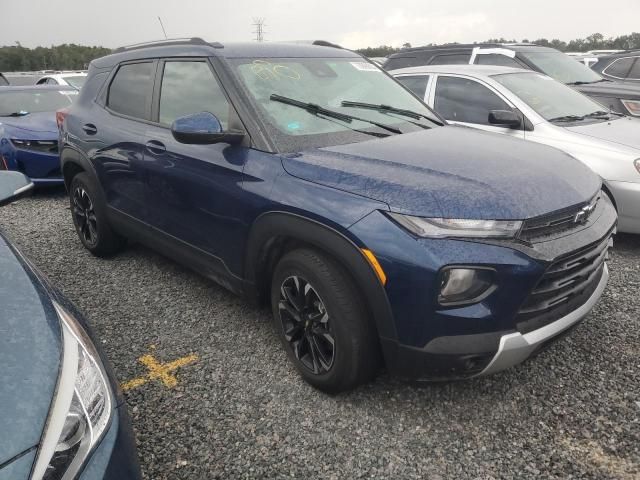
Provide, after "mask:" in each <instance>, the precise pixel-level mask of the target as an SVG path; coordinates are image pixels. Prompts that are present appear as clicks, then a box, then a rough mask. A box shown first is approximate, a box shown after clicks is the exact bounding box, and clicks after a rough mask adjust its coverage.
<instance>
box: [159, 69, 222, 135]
mask: <svg viewBox="0 0 640 480" xmlns="http://www.w3.org/2000/svg"><path fill="white" fill-rule="evenodd" d="M200 112H209V113H213V114H214V115H215V116H216V117H218V120H220V123H221V124H222V127H223V128H224V129H226V128H227V124H228V119H229V103H228V102H227V99H226V97H225V96H224V94H223V93H222V89H221V88H220V86H219V85H218V83H217V82H216V79H215V77H214V76H213V73H212V72H211V69H210V68H209V65H208V64H207V63H205V62H166V63H165V65H164V73H163V74H162V88H161V90H160V123H163V124H165V125H171V123H173V121H174V120H175V119H176V118H179V117H184V116H185V115H189V114H191V113H200Z"/></svg>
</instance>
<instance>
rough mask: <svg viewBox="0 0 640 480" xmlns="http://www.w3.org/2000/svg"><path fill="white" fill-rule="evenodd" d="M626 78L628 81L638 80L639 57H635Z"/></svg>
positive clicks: (639, 75) (639, 70) (639, 76)
mask: <svg viewBox="0 0 640 480" xmlns="http://www.w3.org/2000/svg"><path fill="white" fill-rule="evenodd" d="M627 78H629V79H630V80H640V57H636V62H635V63H634V64H633V67H632V68H631V71H630V72H629V76H628V77H627Z"/></svg>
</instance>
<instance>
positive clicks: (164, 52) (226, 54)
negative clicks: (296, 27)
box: [91, 39, 360, 68]
mask: <svg viewBox="0 0 640 480" xmlns="http://www.w3.org/2000/svg"><path fill="white" fill-rule="evenodd" d="M171 56H177V57H222V58H227V59H230V58H269V57H274V58H278V57H281V58H283V57H288V58H295V57H301V58H314V57H315V58H323V57H324V58H340V57H346V58H349V57H357V58H359V57H360V55H358V54H357V53H355V52H352V51H350V50H345V49H342V48H337V47H330V46H319V45H313V44H303V43H280V42H238V43H225V44H224V45H223V44H221V43H217V42H212V43H207V42H205V41H204V40H200V39H190V40H189V39H187V40H175V41H167V42H157V43H149V44H141V45H134V46H132V47H123V48H120V49H117V50H115V51H114V53H113V54H111V55H107V56H105V57H101V58H98V59H96V60H94V61H93V62H91V63H92V64H93V65H94V66H96V67H98V68H109V67H112V66H113V65H115V64H117V63H120V62H123V61H128V60H136V59H143V58H157V57H171Z"/></svg>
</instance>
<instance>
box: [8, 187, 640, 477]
mask: <svg viewBox="0 0 640 480" xmlns="http://www.w3.org/2000/svg"><path fill="white" fill-rule="evenodd" d="M0 226H1V227H2V228H3V229H4V230H5V231H6V232H7V233H8V234H9V235H10V236H11V237H12V238H13V239H14V241H15V242H16V243H17V245H18V246H19V247H20V248H21V249H22V251H23V252H24V253H25V254H27V255H28V256H29V257H30V258H31V259H32V260H33V261H34V262H35V263H36V264H37V265H38V266H39V267H40V268H41V270H42V271H43V272H44V273H45V274H47V275H48V276H49V277H50V279H51V280H52V281H53V282H54V283H55V284H57V285H58V286H59V287H60V289H61V290H62V291H63V292H64V293H65V294H66V295H67V296H68V297H69V298H70V299H71V300H72V301H74V302H75V303H76V305H78V307H80V308H81V309H82V310H83V311H84V312H85V314H86V315H87V317H88V318H89V320H90V321H91V322H92V323H93V325H94V326H95V329H96V331H97V333H98V334H99V336H100V337H101V339H102V341H103V343H104V346H105V348H106V351H107V353H108V354H109V356H110V358H111V361H112V363H113V365H114V367H115V370H116V373H117V374H118V376H119V378H120V379H121V381H123V382H125V381H128V380H131V379H133V378H136V377H140V376H142V375H144V374H145V373H146V369H145V367H144V366H143V365H142V364H141V363H140V362H138V360H137V359H138V357H140V356H142V355H144V354H147V353H151V354H152V355H154V357H155V358H157V359H158V361H162V362H169V361H173V360H175V359H177V358H179V357H183V356H186V355H189V354H196V355H198V359H197V361H196V362H195V363H192V364H190V365H186V366H183V367H181V368H180V369H179V370H178V371H177V378H178V385H177V386H176V387H175V388H167V387H166V386H164V385H163V384H162V383H161V382H159V381H156V380H154V381H150V382H148V383H146V384H144V385H142V386H139V387H137V388H135V389H132V390H130V391H129V392H128V393H127V402H128V404H129V410H130V412H131V414H132V417H133V424H134V428H135V431H136V436H137V441H138V446H139V455H140V461H141V464H142V469H143V472H144V475H145V478H148V479H154V480H155V479H173V478H180V479H205V478H207V479H208V478H275V477H278V478H282V477H295V478H340V479H342V478H345V479H346V478H365V477H366V478H431V479H439V478H442V479H444V478H456V479H466V478H478V479H488V478H563V479H564V478H593V479H607V478H611V479H613V478H615V479H632V478H633V479H638V478H640V355H638V353H639V351H640V349H639V345H640V318H639V317H640V295H639V293H640V236H637V237H634V236H623V235H618V236H617V238H616V245H615V248H614V250H613V252H612V258H611V261H610V269H611V281H610V284H609V287H608V289H607V290H606V292H605V294H604V297H603V298H602V300H601V301H600V303H599V304H598V305H597V306H596V308H595V310H594V312H593V313H592V314H591V316H590V317H589V318H588V319H587V320H586V321H585V322H584V323H582V324H581V325H580V326H579V327H578V328H577V329H576V330H574V332H573V333H572V335H570V336H569V337H568V338H566V339H565V340H564V341H561V342H557V343H555V344H554V345H553V346H552V347H551V348H550V349H548V350H547V351H545V352H543V353H542V354H541V355H540V356H538V357H537V358H535V359H534V360H532V361H530V362H527V363H526V364H524V365H521V366H520V367H518V368H516V369H512V370H511V371H508V372H504V373H501V374H498V375H494V376H492V377H490V378H484V379H478V380H473V381H466V382H456V383H443V384H435V385H422V386H415V385H407V384H405V383H402V382H400V381H398V380H396V379H393V378H390V377H388V376H386V375H382V376H380V377H379V378H378V379H377V380H376V381H375V382H374V383H372V384H369V385H366V386H363V387H361V388H360V389H358V390H357V391H354V392H351V393H348V394H343V395H340V396H337V397H329V396H326V395H323V394H321V393H319V392H317V391H315V390H314V389H312V388H311V387H309V386H307V385H306V384H305V383H303V382H302V381H301V380H300V379H299V378H298V376H297V375H296V374H295V372H294V371H293V368H292V367H291V366H290V365H289V364H288V363H287V359H286V356H285V354H284V352H283V351H282V350H281V348H280V346H279V344H278V341H277V338H276V337H275V334H274V332H273V330H272V326H271V322H270V318H269V312H268V311H266V310H258V309H255V308H253V307H250V306H248V305H246V304H245V303H244V302H243V301H242V300H241V299H239V298H237V297H235V296H233V295H232V294H230V293H228V292H227V291H226V290H223V289H222V288H220V287H218V286H216V285H214V284H212V283H210V282H208V281H206V280H204V279H203V278H201V277H199V276H198V275H196V274H194V273H192V272H190V271H188V270H186V269H184V268H182V267H181V266H179V265H177V264H175V263H173V262H172V261H169V260H167V259H165V258H163V257H161V256H159V255H157V254H155V253H153V252H152V251H150V250H148V249H146V248H144V247H141V246H137V245H136V246H132V247H130V248H129V249H128V250H127V251H126V252H124V253H123V254H121V255H119V256H117V257H115V258H113V259H109V260H101V259H97V258H94V257H92V256H91V255H90V254H89V253H88V252H86V251H85V250H84V249H83V248H82V247H81V245H80V242H79V240H78V239H77V238H76V235H75V232H74V230H73V228H72V225H71V221H70V216H69V212H68V210H67V203H66V198H65V197H64V196H63V195H62V194H61V193H55V192H53V193H52V192H48V193H44V194H43V193H40V194H37V195H36V196H35V197H33V198H30V199H26V200H22V201H20V202H18V203H16V204H13V205H11V206H8V207H6V208H3V209H2V210H1V211H0Z"/></svg>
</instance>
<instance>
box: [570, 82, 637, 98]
mask: <svg viewBox="0 0 640 480" xmlns="http://www.w3.org/2000/svg"><path fill="white" fill-rule="evenodd" d="M574 88H575V89H576V90H579V91H581V92H582V93H584V94H587V95H589V96H612V97H616V98H622V99H625V100H640V85H633V84H629V83H622V82H611V81H608V80H606V81H604V82H597V83H588V84H587V85H576V86H575V87H574Z"/></svg>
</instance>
